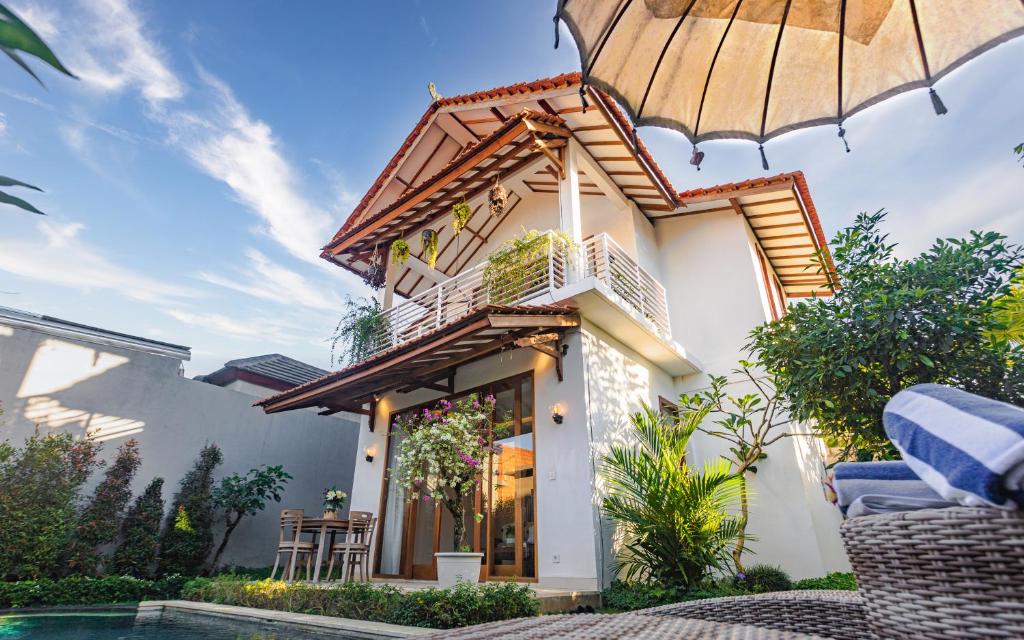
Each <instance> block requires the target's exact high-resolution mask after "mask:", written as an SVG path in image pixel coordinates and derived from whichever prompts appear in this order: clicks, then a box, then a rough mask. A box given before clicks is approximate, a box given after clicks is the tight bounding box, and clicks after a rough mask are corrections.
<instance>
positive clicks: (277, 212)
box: [164, 68, 333, 266]
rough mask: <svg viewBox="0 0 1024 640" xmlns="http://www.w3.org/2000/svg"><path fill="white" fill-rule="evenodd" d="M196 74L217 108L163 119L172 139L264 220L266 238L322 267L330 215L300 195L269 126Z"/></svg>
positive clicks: (212, 81) (219, 86)
mask: <svg viewBox="0 0 1024 640" xmlns="http://www.w3.org/2000/svg"><path fill="white" fill-rule="evenodd" d="M198 72H199V77H200V78H201V79H202V80H203V83H204V85H205V86H206V88H207V89H209V90H210V92H211V94H212V96H213V98H214V104H213V108H212V109H211V110H210V111H209V112H202V113H200V112H195V111H181V112H178V113H175V114H173V115H170V116H168V117H167V118H165V119H164V123H165V124H166V125H167V126H168V132H169V137H170V140H171V141H172V143H173V144H174V145H176V146H178V147H179V148H181V149H182V150H184V151H185V153H187V154H188V155H189V157H190V158H191V159H192V161H193V162H194V163H195V164H196V166H198V167H199V168H200V169H202V170H203V171H204V172H206V173H207V174H208V175H210V176H211V177H213V178H216V179H217V180H221V181H223V182H224V183H225V184H227V185H228V186H229V187H230V188H231V190H232V191H233V192H234V193H235V195H236V197H237V198H238V199H239V200H240V201H241V202H242V203H243V204H245V205H246V206H248V207H249V208H250V209H251V210H252V211H253V212H254V213H256V214H257V215H258V216H259V217H260V218H261V219H262V221H263V223H264V226H263V227H261V228H260V231H261V232H262V233H264V234H265V235H267V236H268V237H269V238H271V239H273V240H275V241H276V242H278V243H280V244H281V245H282V246H284V247H285V248H286V249H287V250H288V251H289V252H290V253H292V255H294V256H296V257H297V258H300V259H302V260H305V261H307V262H310V263H312V264H317V265H318V266H320V261H319V259H318V258H317V255H318V253H319V249H320V247H321V246H322V245H323V243H324V242H325V241H326V240H327V239H328V238H329V236H330V232H331V231H333V229H332V228H331V227H332V221H331V218H330V216H328V215H327V214H326V213H325V212H324V211H323V210H321V209H319V208H318V207H316V206H315V205H314V204H313V203H311V202H310V201H309V200H307V199H306V198H305V197H303V195H302V194H301V193H300V191H299V187H298V184H297V183H298V180H297V177H296V174H295V171H294V170H293V169H292V167H291V165H289V164H288V161H287V160H285V158H284V157H283V155H282V154H281V151H280V148H279V147H280V145H279V142H278V140H277V138H276V137H275V136H274V132H273V131H272V130H271V128H270V126H269V125H268V124H267V123H265V122H263V121H261V120H259V119H256V118H253V117H252V116H251V115H250V114H249V112H248V110H247V109H246V108H245V107H244V106H243V105H242V104H241V103H240V102H238V100H237V99H236V98H235V96H234V93H233V92H232V91H231V88H230V87H228V86H227V85H226V84H225V83H224V82H222V81H221V80H220V79H219V78H217V77H215V76H213V75H212V74H210V73H208V72H206V71H205V70H204V69H202V68H199V69H198Z"/></svg>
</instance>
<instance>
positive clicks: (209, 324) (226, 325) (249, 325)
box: [164, 309, 304, 345]
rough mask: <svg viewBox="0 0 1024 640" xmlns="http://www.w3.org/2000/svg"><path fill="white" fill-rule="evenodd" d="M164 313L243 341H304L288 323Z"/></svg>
mask: <svg viewBox="0 0 1024 640" xmlns="http://www.w3.org/2000/svg"><path fill="white" fill-rule="evenodd" d="M164 313H166V314H167V315H169V316H171V317H172V318H174V319H175V320H177V321H178V322H181V323H183V324H186V325H188V326H190V327H196V328H199V329H204V330H207V331H210V332H212V333H216V334H219V335H223V336H229V337H232V338H239V339H242V340H256V341H259V342H272V343H276V344H285V345H292V344H297V343H299V342H303V341H304V339H303V338H302V337H300V336H297V335H295V334H294V333H293V332H292V331H291V330H292V327H291V326H290V325H288V324H287V323H283V322H279V321H277V320H274V319H268V318H250V317H247V318H245V319H244V320H238V319H235V318H231V317H228V316H226V315H223V314H220V313H196V312H192V311H187V310H182V309H165V310H164Z"/></svg>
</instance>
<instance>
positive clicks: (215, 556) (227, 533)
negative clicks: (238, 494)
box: [207, 516, 242, 575]
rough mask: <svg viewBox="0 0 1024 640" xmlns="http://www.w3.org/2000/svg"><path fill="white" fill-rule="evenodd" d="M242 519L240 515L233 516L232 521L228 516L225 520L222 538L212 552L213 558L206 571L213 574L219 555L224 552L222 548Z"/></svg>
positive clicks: (226, 544)
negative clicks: (233, 519) (215, 551)
mask: <svg viewBox="0 0 1024 640" xmlns="http://www.w3.org/2000/svg"><path fill="white" fill-rule="evenodd" d="M241 521H242V516H238V517H236V518H235V521H234V522H231V520H230V518H229V519H228V520H227V525H228V526H227V528H226V529H224V538H223V539H222V540H221V541H220V546H219V547H217V553H215V554H213V560H211V561H210V565H209V567H208V569H207V573H208V574H210V575H213V572H214V571H216V570H217V563H218V562H220V555H221V554H222V553H224V549H225V548H227V546H228V538H230V537H231V533H232V532H233V531H234V530H235V527H237V526H238V523H239V522H241Z"/></svg>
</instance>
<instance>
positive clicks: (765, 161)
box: [757, 144, 768, 171]
mask: <svg viewBox="0 0 1024 640" xmlns="http://www.w3.org/2000/svg"><path fill="white" fill-rule="evenodd" d="M757 150H758V151H760V152H761V168H762V169H764V170H765V171H767V170H768V156H766V155H764V145H763V144H759V145H757Z"/></svg>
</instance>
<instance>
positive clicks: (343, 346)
mask: <svg viewBox="0 0 1024 640" xmlns="http://www.w3.org/2000/svg"><path fill="white" fill-rule="evenodd" d="M392 247H394V245H392ZM388 339H389V338H388V319H387V316H385V315H384V312H383V310H382V309H381V306H380V303H379V302H377V301H376V300H372V299H369V298H355V299H353V298H352V297H347V298H346V299H345V312H344V313H343V314H342V318H341V320H340V321H339V322H338V326H337V327H335V329H334V335H333V336H332V337H331V365H332V366H333V365H341V364H343V363H344V364H346V365H353V364H356V363H357V362H362V361H363V360H365V359H367V358H368V357H370V356H371V355H373V354H374V353H376V352H377V351H378V350H379V348H380V347H383V346H385V344H386V343H387V341H388Z"/></svg>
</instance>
